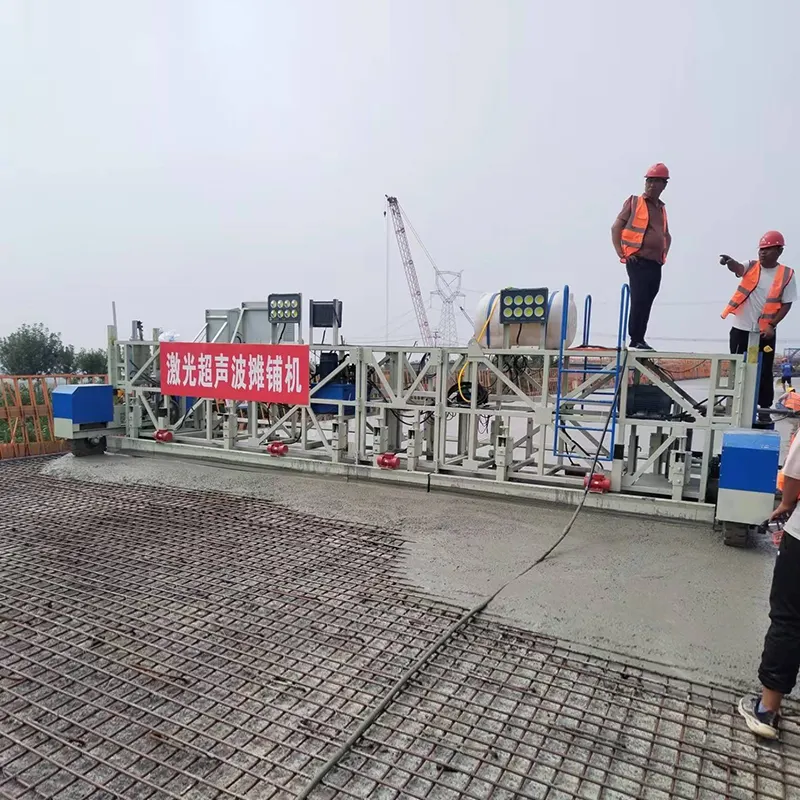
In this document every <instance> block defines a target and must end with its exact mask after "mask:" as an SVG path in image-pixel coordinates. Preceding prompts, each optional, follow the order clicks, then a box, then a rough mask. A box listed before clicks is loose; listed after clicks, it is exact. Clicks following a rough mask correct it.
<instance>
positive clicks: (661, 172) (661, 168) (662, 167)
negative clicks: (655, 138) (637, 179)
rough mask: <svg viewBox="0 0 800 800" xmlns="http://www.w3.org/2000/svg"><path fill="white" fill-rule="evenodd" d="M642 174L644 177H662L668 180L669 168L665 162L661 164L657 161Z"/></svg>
mask: <svg viewBox="0 0 800 800" xmlns="http://www.w3.org/2000/svg"><path fill="white" fill-rule="evenodd" d="M644 176H645V178H663V179H664V180H665V181H668V180H669V170H668V169H667V165H666V164H662V163H661V162H660V161H659V162H658V164H653V166H652V167H650V169H649V170H647V172H645V174H644Z"/></svg>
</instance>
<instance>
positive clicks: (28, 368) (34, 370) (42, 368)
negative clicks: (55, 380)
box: [0, 322, 108, 375]
mask: <svg viewBox="0 0 800 800" xmlns="http://www.w3.org/2000/svg"><path fill="white" fill-rule="evenodd" d="M107 371H108V361H107V357H106V351H105V350H101V349H95V350H91V349H88V350H87V349H86V348H81V349H80V350H77V351H76V350H75V348H74V347H73V346H72V345H65V344H64V342H63V341H62V340H61V334H60V333H52V332H51V331H49V330H48V329H47V328H46V327H45V326H44V325H43V324H42V323H41V322H37V323H35V324H33V325H22V326H21V327H19V328H18V329H17V330H15V331H14V332H13V333H10V334H9V335H8V336H4V337H0V372H2V373H4V374H6V375H56V374H68V373H76V372H82V373H85V374H88V375H104V374H105V373H106V372H107Z"/></svg>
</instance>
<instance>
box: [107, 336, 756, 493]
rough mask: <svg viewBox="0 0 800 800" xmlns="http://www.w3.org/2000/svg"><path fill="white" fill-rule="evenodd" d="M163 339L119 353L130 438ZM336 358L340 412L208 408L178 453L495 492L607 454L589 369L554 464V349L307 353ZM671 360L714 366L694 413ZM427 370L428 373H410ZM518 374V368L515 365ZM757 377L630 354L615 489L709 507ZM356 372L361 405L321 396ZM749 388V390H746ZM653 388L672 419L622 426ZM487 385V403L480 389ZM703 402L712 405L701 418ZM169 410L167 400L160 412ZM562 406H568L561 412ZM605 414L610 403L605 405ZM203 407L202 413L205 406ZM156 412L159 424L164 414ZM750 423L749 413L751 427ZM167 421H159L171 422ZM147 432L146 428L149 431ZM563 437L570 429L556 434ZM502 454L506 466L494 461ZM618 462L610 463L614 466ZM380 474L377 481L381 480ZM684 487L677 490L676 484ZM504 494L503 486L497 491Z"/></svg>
mask: <svg viewBox="0 0 800 800" xmlns="http://www.w3.org/2000/svg"><path fill="white" fill-rule="evenodd" d="M158 346H159V345H158V342H157V341H149V342H143V341H136V340H134V341H130V342H118V347H119V348H120V359H119V360H120V361H121V362H122V364H123V365H124V367H125V368H124V369H123V370H122V372H123V373H124V377H123V381H124V395H125V420H126V427H125V431H126V436H127V438H128V439H129V440H138V439H141V438H145V439H146V438H152V434H153V431H154V430H155V428H156V427H157V425H156V422H157V421H158V420H159V410H157V409H154V407H153V406H154V404H153V402H152V399H153V395H156V396H160V389H159V387H158V385H157V380H156V377H157V375H156V374H154V372H153V368H154V365H157V363H158V362H157V355H158ZM133 347H138V348H140V350H139V351H138V352H139V353H141V352H142V351H141V348H142V347H149V348H151V350H152V352H151V355H150V358H149V360H148V362H147V366H145V367H144V368H140V369H138V370H137V371H136V372H135V373H134V372H132V371H131V370H130V369H129V368H128V365H129V364H130V358H129V355H130V352H131V351H130V350H129V348H133ZM323 351H324V352H332V351H333V352H336V353H338V356H339V359H340V364H339V366H338V367H337V368H336V369H335V370H334V371H333V372H332V373H330V374H329V375H328V376H327V377H326V378H325V379H324V380H323V381H321V382H319V383H317V384H314V385H312V387H311V403H312V404H314V403H315V402H317V403H323V402H324V403H325V404H326V405H327V406H328V407H331V408H334V409H335V413H333V414H325V415H321V414H318V413H316V412H315V411H314V410H313V409H312V408H311V407H310V406H309V407H299V406H296V407H288V408H282V409H281V410H280V412H279V413H278V414H274V413H273V410H272V408H270V409H269V413H268V414H265V413H264V407H263V406H261V405H259V404H247V408H244V404H242V409H243V413H242V417H240V416H239V414H238V413H237V412H236V409H235V408H233V410H231V404H228V408H227V410H226V412H225V413H224V414H223V415H221V416H219V415H217V414H216V412H214V411H213V407H214V403H213V402H212V401H198V402H197V403H195V404H194V406H193V407H192V409H190V410H188V411H187V412H186V414H184V415H183V417H182V418H181V420H179V422H178V423H177V424H176V425H174V426H173V428H174V436H175V442H176V447H181V446H183V445H185V444H188V443H191V444H192V445H193V448H192V449H193V451H194V450H195V448H196V447H203V446H205V447H210V448H213V449H215V450H220V449H230V450H234V451H247V452H249V453H257V454H258V455H260V456H261V457H262V458H264V459H268V458H271V457H270V456H269V455H267V453H266V452H265V445H266V444H267V443H268V442H271V441H276V440H279V441H283V442H285V443H286V444H288V445H289V448H290V449H289V457H288V458H285V459H277V458H271V460H272V461H274V462H279V463H281V464H284V465H286V466H293V467H297V465H298V463H299V462H301V461H303V460H313V461H314V463H315V470H319V471H325V469H326V468H329V467H330V468H332V467H333V465H353V466H367V467H368V468H370V469H376V470H377V465H376V458H377V456H378V455H380V454H381V453H383V452H387V451H392V452H396V453H397V454H398V455H399V456H400V467H399V470H397V471H394V472H393V473H390V474H393V475H394V476H395V477H396V478H398V479H402V478H401V474H402V473H406V472H416V473H429V474H431V475H437V474H441V475H451V476H454V477H464V478H480V480H481V482H484V481H485V480H486V479H487V478H490V479H491V480H490V483H491V484H492V485H493V486H496V487H497V486H499V485H500V484H504V483H513V484H517V485H520V486H525V487H532V486H535V485H539V486H547V487H567V488H573V489H580V488H581V487H582V485H583V473H585V471H586V470H587V469H588V468H589V466H590V465H591V462H592V457H593V454H594V453H595V451H596V450H597V449H598V447H600V448H601V450H602V451H603V452H605V453H607V455H608V456H609V457H611V456H614V454H612V453H608V452H607V451H608V448H607V446H606V444H605V442H604V440H603V437H602V434H599V433H593V432H592V431H589V430H583V428H584V427H589V428H594V429H595V430H596V429H597V428H598V427H600V426H601V425H602V423H603V421H604V419H605V412H604V411H603V410H598V409H597V408H596V407H595V408H588V407H587V408H584V407H582V406H581V402H582V401H584V400H586V401H588V400H589V399H590V398H591V397H592V396H593V395H594V394H595V393H596V392H598V391H604V390H607V387H608V384H609V381H610V377H609V375H608V374H607V373H604V374H593V373H592V371H591V370H587V372H586V374H585V375H583V376H580V375H579V376H578V377H577V379H576V381H575V385H574V386H572V387H570V388H569V390H568V391H566V392H564V393H563V395H562V401H561V402H562V409H561V416H562V417H564V418H568V419H569V421H570V427H569V430H568V432H569V441H570V447H571V451H572V452H570V454H569V455H567V456H565V455H564V454H561V455H558V456H556V455H553V452H552V441H553V435H554V431H555V416H556V415H555V403H556V402H557V400H556V392H555V391H554V383H553V382H554V380H555V379H556V375H557V363H558V352H557V351H542V350H539V349H535V348H520V347H515V348H510V349H508V350H495V351H486V352H484V351H481V350H480V348H476V347H475V346H474V345H473V346H472V347H471V348H427V347H413V348H397V347H386V346H379V345H376V346H374V347H361V346H359V347H357V346H346V345H340V346H338V347H329V346H322V345H312V346H311V352H312V361H313V360H314V358H315V356H317V354H318V353H320V352H323ZM616 357H617V354H616V351H613V350H612V351H609V350H585V351H581V353H580V358H581V359H583V358H586V359H587V360H588V361H589V362H592V363H593V364H594V365H595V368H602V367H603V365H604V364H606V363H607V364H609V365H610V364H612V362H614V361H615V359H616ZM664 358H669V359H673V360H679V361H684V362H685V363H691V362H697V361H708V362H710V373H711V377H710V379H709V389H708V392H707V394H705V395H704V397H702V398H699V400H700V402H698V401H697V400H695V399H693V398H692V396H691V395H690V394H689V393H688V392H686V391H685V390H684V389H683V388H682V387H681V386H680V385H679V384H678V382H677V381H676V380H674V379H673V378H672V377H670V376H669V375H667V374H666V373H665V372H664V371H663V370H662V369H660V368H659V367H657V366H656V364H655V362H654V359H664ZM415 362H416V363H417V364H419V363H420V362H422V366H421V367H419V368H418V367H415V366H414V363H415ZM515 365H516V366H515ZM755 368H757V365H755V366H754V365H752V364H750V363H748V362H747V359H746V358H745V357H743V356H731V355H728V354H703V353H639V352H630V353H628V356H627V360H626V364H625V377H624V379H623V380H622V387H621V391H620V397H619V403H618V413H617V423H616V424H617V431H618V438H617V441H618V442H626V441H628V442H629V444H628V452H627V454H626V456H627V462H626V463H627V468H625V467H623V468H622V470H621V472H622V478H621V481H620V482H618V486H617V487H615V488H618V490H620V491H622V492H626V493H636V494H642V495H648V496H650V497H661V498H671V499H678V500H690V501H697V500H701V501H702V499H703V498H704V496H705V490H706V474H707V471H708V465H709V463H710V460H711V458H712V457H713V455H714V454H715V452H718V447H719V443H720V436H721V433H722V432H724V431H725V430H730V429H732V428H739V427H749V419H750V418H752V408H753V401H752V399H748V398H747V397H746V396H745V395H746V391H747V389H748V384H750V385H752V376H750V375H749V373H750V372H751V371H752V370H753V369H755ZM346 371H349V373H350V374H351V376H352V375H353V374H354V376H355V378H354V380H355V387H356V391H355V398H354V399H353V400H333V399H329V398H324V399H323V398H320V399H319V400H316V401H315V396H316V395H317V393H318V392H319V391H320V390H321V389H322V388H323V387H325V386H326V385H329V384H331V383H335V382H341V380H342V375H343V373H345V372H346ZM459 376H461V383H462V388H463V384H464V383H467V382H468V383H470V384H471V387H472V388H471V390H470V392H469V396H468V397H467V395H466V393H465V394H464V396H465V397H467V400H468V402H464V400H461V399H459V400H458V401H457V403H454V402H453V401H452V398H453V396H454V394H455V396H456V397H458V391H457V388H456V387H457V385H458V379H459ZM748 379H749V380H748ZM640 381H646V382H648V383H650V384H652V385H654V386H657V387H658V388H660V389H661V390H662V391H663V392H665V393H666V394H667V396H668V397H669V398H670V399H671V400H672V402H673V409H674V410H675V411H676V418H673V419H669V420H664V419H642V418H638V417H629V416H628V415H627V408H626V405H627V394H628V385H629V384H631V383H635V382H640ZM479 385H480V386H482V387H483V390H485V396H484V395H483V392H480V401H479V391H478V390H477V389H475V388H474V387H476V386H479ZM703 403H704V404H705V408H703ZM161 404H162V406H163V399H162V401H161ZM565 405H566V406H567V407H566V408H565V407H564V406H565ZM610 407H611V405H610V404H609V408H610ZM198 408H200V409H201V410H200V411H199V412H198V411H197V409H198ZM165 413H166V412H165V410H163V409H162V410H161V414H165ZM193 413H194V416H195V428H194V429H189V430H187V429H185V428H184V429H183V430H181V424H182V422H183V419H185V418H187V417H189V416H190V415H191V414H193ZM748 415H749V416H748ZM163 420H164V418H163V417H161V418H160V421H161V422H162V423H163ZM151 425H152V428H151ZM561 435H564V431H562V432H561ZM646 435H650V436H653V435H654V436H656V439H655V440H653V441H655V444H654V445H652V446H651V447H650V448H649V449H648V451H647V454H646V455H645V456H644V460H641V459H640V457H639V454H638V442H639V440H640V439H641V437H642V436H646ZM674 453H683V454H684V455H683V456H681V457H679V458H678V459H677V460H678V463H683V460H684V458H685V460H686V463H687V465H688V466H687V474H686V475H685V478H684V479H679V478H678V477H677V475H676V474H674V473H673V472H671V471H670V469H669V464H670V463H671V462H672V461H673V460H674V459H675V458H676V456H674V455H673V454H674ZM498 454H499V455H498ZM612 463H613V462H612ZM381 472H383V471H382V470H381ZM681 480H682V482H681ZM497 491H499V489H498V490H497Z"/></svg>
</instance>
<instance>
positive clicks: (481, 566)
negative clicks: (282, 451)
mask: <svg viewBox="0 0 800 800" xmlns="http://www.w3.org/2000/svg"><path fill="white" fill-rule="evenodd" d="M43 470H44V472H45V473H46V474H51V475H53V476H57V477H63V478H69V479H77V480H85V481H97V482H103V483H107V482H112V483H120V484H123V485H131V484H134V485H135V484H140V485H157V486H163V487H164V489H165V491H168V489H169V487H176V488H187V489H200V490H209V489H213V490H220V491H226V492H231V493H233V494H244V495H252V496H254V497H259V498H265V499H269V500H272V501H274V502H277V503H281V504H283V505H285V506H287V507H289V508H292V509H294V510H297V511H303V512H307V513H313V514H315V515H318V516H330V517H331V518H333V519H339V520H346V521H351V522H359V523H364V524H370V525H377V526H382V527H386V528H389V529H392V530H395V531H396V532H397V533H398V534H399V535H400V536H401V537H402V538H403V539H404V540H405V541H406V543H407V544H406V548H407V549H406V554H405V556H404V558H403V561H402V564H403V571H404V575H405V577H406V578H407V579H408V580H409V581H411V582H412V583H414V584H415V585H417V586H418V587H419V588H420V589H422V590H423V591H425V592H426V593H428V594H430V595H432V596H434V597H438V598H441V599H444V600H448V601H451V602H455V603H458V604H459V605H462V606H465V607H468V606H471V605H473V604H474V603H475V602H476V601H477V600H478V599H480V598H482V597H484V596H486V595H489V594H491V593H492V592H493V591H495V590H496V589H497V588H498V587H499V586H501V585H503V584H504V583H505V582H507V581H512V579H513V578H514V576H516V575H517V574H518V573H520V572H521V571H522V570H523V569H525V568H526V567H527V566H528V565H529V564H531V563H532V562H533V561H535V560H536V559H537V558H538V557H539V556H540V555H541V554H542V553H544V552H545V551H546V550H547V549H548V548H549V547H550V546H551V544H552V543H553V542H554V541H555V540H556V539H557V538H558V537H559V535H560V534H561V532H562V530H563V528H564V526H565V525H566V523H567V521H568V520H569V518H570V516H571V513H572V510H571V509H567V508H562V507H558V506H554V505H541V504H530V503H522V502H510V501H506V500H491V499H486V498H483V497H481V498H472V497H469V496H467V495H458V494H452V493H431V494H426V493H425V492H424V491H421V490H419V489H415V488H407V487H401V486H388V485H374V484H365V483H359V482H346V481H343V480H338V479H324V478H319V477H311V476H306V475H299V474H296V473H292V472H288V471H287V472H282V471H280V470H277V469H269V470H263V471H262V470H247V469H241V470H240V469H232V468H230V467H223V466H221V465H208V464H202V463H195V462H190V461H187V460H185V459H182V460H178V459H166V458H143V457H131V456H126V455H106V456H104V457H102V458H98V459H74V458H73V457H72V456H64V457H62V458H60V459H58V460H55V461H51V462H48V463H47V464H46V465H44V467H43ZM774 554H775V550H774V547H773V546H772V543H771V542H770V541H768V540H764V539H762V540H761V541H759V542H758V543H757V545H756V546H755V547H754V548H753V549H750V550H734V549H731V548H727V547H725V546H724V545H723V544H722V538H721V534H719V533H715V532H713V531H712V530H711V529H710V528H709V527H707V526H697V525H689V524H682V523H675V522H663V521H659V520H654V519H651V518H636V517H633V516H623V515H614V514H608V513H599V512H590V511H585V512H583V513H582V514H581V515H580V516H579V517H578V520H577V522H576V523H575V526H574V527H573V529H572V531H571V533H570V534H569V536H568V537H567V538H566V539H565V541H564V542H563V543H562V544H561V545H560V546H559V548H558V549H557V550H556V551H555V553H554V554H553V555H552V556H551V557H550V558H549V559H548V560H547V561H545V562H544V563H543V564H541V565H539V566H537V567H535V568H534V569H533V570H531V571H530V572H529V573H528V574H526V575H525V576H523V577H522V578H519V579H518V580H513V581H512V582H511V583H510V585H509V586H507V587H506V588H505V589H504V590H503V591H502V592H501V593H500V595H499V596H498V598H497V599H496V600H495V601H494V602H493V603H492V604H491V605H490V607H489V609H488V613H490V614H492V615H495V616H499V617H501V618H503V619H504V620H506V621H509V622H511V623H513V624H515V625H518V626H521V627H524V628H527V629H529V630H533V631H536V632H540V633H544V634H547V635H550V636H555V637H559V638H563V639H566V640H569V641H572V642H575V643H578V644H581V645H584V646H588V647H592V648H598V649H603V650H608V651H612V652H615V653H620V654H623V655H627V656H630V657H632V658H635V659H637V660H643V661H647V662H651V663H653V664H656V665H658V667H659V669H660V670H661V671H668V672H671V673H674V674H677V675H679V676H682V677H688V678H691V679H693V680H698V681H704V682H711V683H718V684H725V685H730V686H739V685H742V686H750V687H752V686H754V685H755V684H756V668H757V665H758V658H759V655H760V651H761V644H762V641H763V635H764V632H765V630H766V626H767V622H768V620H767V610H768V603H767V598H768V591H769V581H770V575H771V570H772V566H773V563H774Z"/></svg>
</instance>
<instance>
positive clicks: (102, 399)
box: [53, 383, 114, 425]
mask: <svg viewBox="0 0 800 800" xmlns="http://www.w3.org/2000/svg"><path fill="white" fill-rule="evenodd" d="M53 417H55V418H56V419H66V420H69V421H70V422H71V423H72V424H73V425H90V424H99V423H103V422H113V421H114V387H113V386H111V385H110V384H108V383H79V384H73V385H71V386H56V387H55V389H53Z"/></svg>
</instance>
